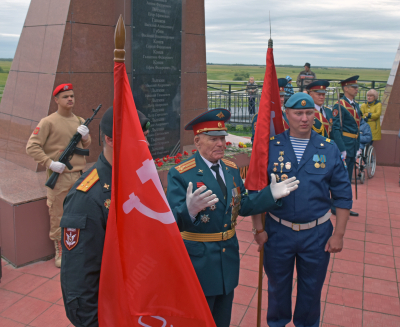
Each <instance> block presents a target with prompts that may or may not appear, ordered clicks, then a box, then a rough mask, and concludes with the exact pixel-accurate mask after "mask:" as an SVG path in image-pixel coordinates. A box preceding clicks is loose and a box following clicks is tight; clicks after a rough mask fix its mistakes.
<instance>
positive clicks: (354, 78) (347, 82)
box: [340, 75, 360, 87]
mask: <svg viewBox="0 0 400 327" xmlns="http://www.w3.org/2000/svg"><path fill="white" fill-rule="evenodd" d="M359 77H360V76H358V75H356V76H352V77H349V78H348V79H345V80H343V81H341V82H340V84H341V85H342V86H356V87H358V84H357V80H358V78H359Z"/></svg>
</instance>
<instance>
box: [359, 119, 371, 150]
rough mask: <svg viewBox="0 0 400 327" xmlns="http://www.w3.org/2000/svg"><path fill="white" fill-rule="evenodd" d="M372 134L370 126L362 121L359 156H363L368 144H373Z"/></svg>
mask: <svg viewBox="0 0 400 327" xmlns="http://www.w3.org/2000/svg"><path fill="white" fill-rule="evenodd" d="M371 141H372V132H371V128H370V127H369V125H368V124H367V123H366V122H365V120H364V119H361V120H360V150H359V153H358V154H361V153H362V151H363V150H364V148H365V146H366V145H367V144H371Z"/></svg>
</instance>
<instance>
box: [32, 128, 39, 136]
mask: <svg viewBox="0 0 400 327" xmlns="http://www.w3.org/2000/svg"><path fill="white" fill-rule="evenodd" d="M39 131H40V127H36V128H35V130H34V131H33V135H38V134H39Z"/></svg>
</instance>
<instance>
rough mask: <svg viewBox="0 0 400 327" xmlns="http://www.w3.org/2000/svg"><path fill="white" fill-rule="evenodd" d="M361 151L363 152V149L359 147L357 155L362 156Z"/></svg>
mask: <svg viewBox="0 0 400 327" xmlns="http://www.w3.org/2000/svg"><path fill="white" fill-rule="evenodd" d="M361 153H362V149H358V151H357V155H356V156H357V157H360V156H361Z"/></svg>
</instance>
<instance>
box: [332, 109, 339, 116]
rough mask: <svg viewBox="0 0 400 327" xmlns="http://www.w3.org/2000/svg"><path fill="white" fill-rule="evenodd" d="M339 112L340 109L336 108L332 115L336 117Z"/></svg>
mask: <svg viewBox="0 0 400 327" xmlns="http://www.w3.org/2000/svg"><path fill="white" fill-rule="evenodd" d="M338 114H339V110H337V109H334V110H333V111H332V116H333V117H336V116H337V115H338Z"/></svg>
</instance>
